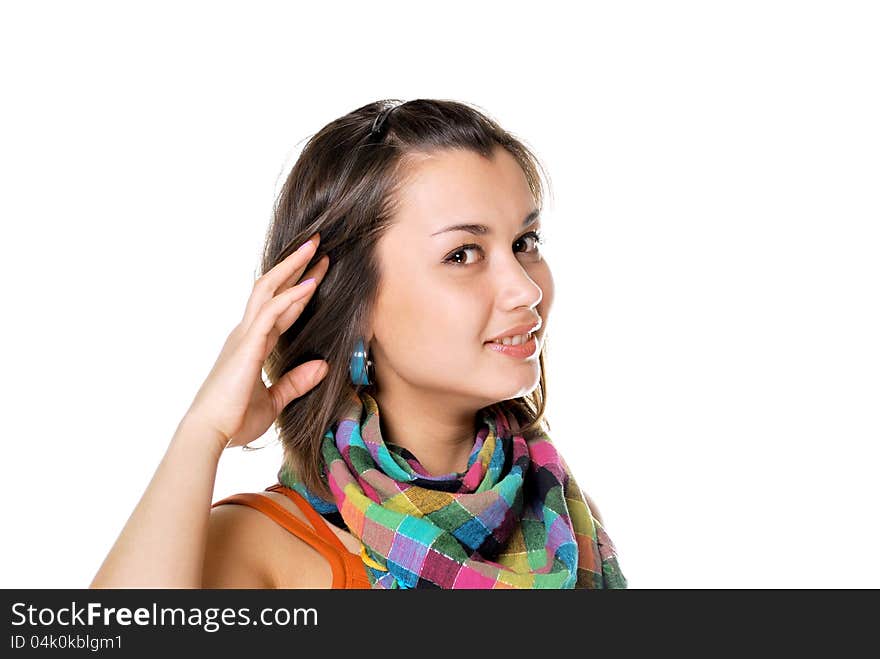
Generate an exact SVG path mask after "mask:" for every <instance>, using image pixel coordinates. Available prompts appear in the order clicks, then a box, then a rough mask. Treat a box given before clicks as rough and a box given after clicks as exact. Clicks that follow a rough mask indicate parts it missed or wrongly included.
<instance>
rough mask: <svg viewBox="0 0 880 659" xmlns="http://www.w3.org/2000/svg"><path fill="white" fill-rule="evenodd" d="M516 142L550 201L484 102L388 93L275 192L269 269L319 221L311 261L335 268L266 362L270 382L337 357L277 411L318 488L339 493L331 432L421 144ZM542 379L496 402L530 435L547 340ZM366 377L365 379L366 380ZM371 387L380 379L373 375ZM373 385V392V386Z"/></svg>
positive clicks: (292, 457)
mask: <svg viewBox="0 0 880 659" xmlns="http://www.w3.org/2000/svg"><path fill="white" fill-rule="evenodd" d="M392 105H396V106H397V107H395V108H394V110H393V111H392V112H391V113H390V114H389V115H388V117H387V118H386V119H385V121H384V125H383V130H382V132H381V133H380V134H378V135H371V128H372V127H373V123H374V120H375V119H376V117H377V116H378V114H379V113H380V112H381V111H382V110H383V109H387V108H389V107H391V106H392ZM497 146H501V147H503V148H504V149H506V150H507V151H508V152H509V153H510V154H511V155H512V156H513V157H514V158H515V159H516V160H517V162H518V163H519V165H520V167H522V170H523V173H524V174H525V177H526V179H527V181H528V185H529V188H530V189H531V192H532V195H533V196H534V199H535V203H536V207H537V208H538V209H540V208H541V207H542V205H543V199H544V194H543V187H542V181H541V175H540V174H539V170H540V173H542V174H544V179H545V180H546V181H547V182H548V185H549V178H548V177H547V176H546V172H545V171H544V169H543V167H542V166H541V164H540V162H539V161H538V159H537V158H536V157H535V156H534V155H533V153H532V152H531V150H530V149H529V148H528V147H526V146H525V145H524V144H523V143H522V142H521V141H519V140H518V139H516V138H515V137H514V136H513V135H511V134H510V133H508V132H507V131H505V130H503V129H502V128H501V127H500V126H499V125H498V124H497V123H495V121H493V120H492V119H490V118H489V117H488V116H487V115H486V114H485V113H484V112H481V111H480V110H478V109H477V108H476V107H475V106H472V105H468V104H464V103H460V102H456V101H450V100H433V99H416V100H412V101H408V102H406V103H402V104H401V102H400V101H397V100H388V99H386V100H382V101H377V102H374V103H369V104H368V105H364V106H363V107H360V108H358V109H357V110H354V111H353V112H350V113H349V114H346V115H345V116H343V117H340V118H338V119H336V120H334V121H332V122H330V123H329V124H327V125H326V126H325V127H324V128H322V129H321V130H320V131H318V132H317V133H316V134H315V135H313V136H312V137H311V138H310V139H309V140H308V142H307V143H306V145H305V147H304V148H303V150H302V152H301V154H300V155H299V157H298V158H297V160H296V163H295V164H294V165H293V168H292V170H291V172H290V174H289V175H288V177H287V179H286V181H285V183H284V185H283V187H282V189H281V191H280V193H279V195H278V198H277V200H276V203H275V208H274V212H273V218H272V222H271V223H270V225H269V228H268V231H267V234H266V241H265V245H264V248H263V256H262V271H261V273H260V274H262V273H265V272H268V271H269V270H270V269H272V268H273V267H274V266H275V265H276V264H278V263H279V262H280V261H281V260H282V259H284V258H285V257H286V256H287V255H288V254H290V253H291V252H292V251H293V250H295V249H296V248H297V247H299V245H301V244H302V243H303V242H305V241H306V240H307V239H308V238H309V236H311V235H312V234H314V233H315V232H320V234H321V243H320V245H319V247H318V250H317V252H316V254H315V255H314V257H313V260H312V263H314V262H316V261H317V260H318V259H320V258H321V257H322V256H323V255H324V254H329V255H330V268H329V270H328V271H327V274H326V276H325V278H324V279H323V281H322V282H321V285H320V286H319V287H318V289H317V290H316V292H315V294H314V295H313V296H312V299H311V300H310V301H309V303H308V305H307V306H306V308H305V309H304V310H303V313H302V314H301V315H300V317H299V318H298V319H297V320H296V322H295V323H294V324H293V325H292V326H291V327H290V328H289V329H288V330H287V331H286V332H285V333H284V334H282V335H281V336H280V337H279V339H278V342H277V344H276V346H275V348H274V350H273V351H272V353H271V354H270V355H269V357H268V359H267V360H266V362H265V365H264V370H265V371H266V375H267V376H268V378H269V380H270V382H273V383H274V382H276V381H277V380H278V379H279V378H280V377H281V376H282V375H284V373H286V372H288V371H289V370H291V369H292V368H294V367H296V366H298V365H299V364H301V363H303V362H306V361H309V360H311V359H325V360H327V362H328V363H329V366H330V369H329V371H328V373H327V375H326V376H325V377H324V378H323V379H322V380H321V382H320V383H319V384H318V385H317V386H316V387H314V388H313V389H311V390H309V391H308V392H306V393H305V394H304V395H303V396H301V397H299V398H297V399H295V400H293V401H292V402H291V403H290V404H289V405H287V407H285V408H284V410H283V411H282V412H281V414H280V415H279V416H278V419H277V420H276V422H275V425H276V428H277V430H278V434H279V436H280V438H281V442H282V446H283V449H284V456H285V460H284V461H285V464H284V467H283V468H285V469H289V470H290V471H292V472H293V473H295V474H296V476H297V478H298V479H299V480H301V481H302V482H303V483H304V484H305V485H306V487H308V488H309V489H310V490H311V491H312V492H314V493H315V494H317V495H319V496H321V497H323V498H325V499H328V500H331V501H332V500H333V497H332V494H331V493H330V490H329V488H328V486H327V485H326V481H325V480H324V478H323V476H322V457H321V443H322V438H323V436H324V433H325V432H326V431H327V429H328V428H330V427H331V425H332V424H333V422H334V421H336V420H337V419H338V418H339V415H340V414H341V413H342V412H341V410H342V408H343V406H344V403H345V400H346V398H349V397H350V396H351V391H352V388H354V387H355V385H353V384H352V383H351V379H350V374H349V370H348V366H349V361H350V359H351V354H352V351H353V350H354V347H355V344H356V342H357V340H358V338H359V337H363V336H366V329H367V322H368V319H369V317H370V311H371V309H372V308H373V305H374V302H375V299H376V294H377V291H378V286H379V282H380V269H379V264H378V262H377V258H376V251H375V249H376V243H377V241H378V240H379V238H380V237H381V236H382V234H383V232H384V231H385V230H386V229H387V228H388V227H389V226H390V224H391V223H392V218H393V216H394V210H395V201H396V195H395V192H396V191H398V190H400V189H401V187H402V186H403V185H404V184H405V182H406V175H407V172H408V165H409V164H410V163H411V160H412V158H413V157H414V156H418V155H419V154H429V153H432V152H434V151H436V150H441V149H469V150H471V151H473V152H475V153H478V154H480V155H482V156H483V157H485V158H491V157H492V152H493V149H494V148H496V147H497ZM539 362H540V365H541V378H540V384H539V386H538V387H536V388H535V389H534V390H533V391H532V392H531V393H530V394H529V395H527V396H524V397H519V398H514V399H511V400H506V401H501V402H499V403H497V405H498V406H499V407H500V408H501V409H502V410H504V411H506V412H508V413H512V414H513V415H514V418H515V419H516V420H517V422H519V423H520V430H521V432H522V434H524V435H525V436H526V437H529V436H531V435H532V434H533V433H536V432H540V431H542V430H543V428H542V424H546V425H547V428H548V429H549V424H547V422H546V420H545V419H544V409H545V404H546V395H547V385H546V379H545V375H544V351H543V350H542V352H541V354H540V355H539ZM358 387H360V385H359V386H358ZM365 390H366V391H367V392H371V385H368V386H366V387H365ZM371 393H372V392H371Z"/></svg>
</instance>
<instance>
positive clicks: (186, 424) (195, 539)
mask: <svg viewBox="0 0 880 659" xmlns="http://www.w3.org/2000/svg"><path fill="white" fill-rule="evenodd" d="M225 443H226V440H225V439H224V438H223V437H222V436H221V435H220V433H218V432H217V431H216V430H213V429H211V428H210V427H209V426H207V425H205V424H202V423H200V422H199V420H198V419H197V418H196V417H192V416H190V415H186V416H184V418H183V419H182V420H181V422H180V424H179V425H178V426H177V431H176V432H175V433H174V436H173V437H172V439H171V443H170V444H169V446H168V450H167V451H166V452H165V456H164V457H163V458H162V461H161V462H160V463H159V466H158V468H157V469H156V473H155V474H154V475H153V478H152V480H151V481H150V483H149V485H148V486H147V489H146V491H145V492H144V494H143V496H142V497H141V499H140V501H139V502H138V504H137V506H136V507H135V509H134V511H133V512H132V514H131V516H130V517H129V518H128V521H127V522H126V524H125V526H124V527H123V529H122V532H121V533H120V534H119V537H118V538H117V540H116V542H115V544H114V545H113V547H112V548H111V549H110V553H109V554H108V555H107V557H106V558H105V559H104V562H103V563H102V564H101V567H100V569H99V570H98V572H97V574H96V575H95V578H94V579H93V580H92V583H91V584H90V586H89V587H90V588H143V587H147V588H150V587H157V588H200V587H201V586H202V565H203V561H204V554H205V542H206V539H207V534H208V517H209V514H210V510H211V499H212V497H213V494H214V479H215V477H216V475H217V464H218V463H219V461H220V455H221V454H222V452H223V449H224V448H225Z"/></svg>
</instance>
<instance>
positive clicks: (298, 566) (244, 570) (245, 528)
mask: <svg viewBox="0 0 880 659" xmlns="http://www.w3.org/2000/svg"><path fill="white" fill-rule="evenodd" d="M248 496H249V497H253V496H261V497H267V498H269V499H271V500H272V501H274V502H276V503H277V504H279V505H280V506H282V507H283V508H284V509H285V510H286V511H288V512H289V513H290V514H291V515H293V516H294V517H296V518H297V519H299V520H300V521H302V522H303V523H304V524H305V525H306V526H311V525H310V523H309V521H308V519H307V517H306V516H305V514H304V513H303V512H302V511H301V510H300V509H299V508H298V507H297V506H296V505H295V504H294V503H293V502H292V501H290V500H289V499H288V498H287V497H285V496H284V495H283V494H280V493H278V492H265V491H263V492H254V493H249V494H248ZM332 582H333V574H332V570H331V567H330V564H329V563H328V561H327V560H326V559H325V558H324V557H323V556H322V555H321V554H320V552H318V551H317V550H316V549H315V548H314V547H312V546H311V545H310V544H309V543H308V542H306V541H305V540H303V539H302V538H300V537H299V536H298V535H295V534H294V533H291V532H290V531H289V530H288V529H287V528H285V527H284V526H282V525H280V524H279V523H278V522H276V521H275V520H273V519H272V518H270V517H269V516H268V515H266V514H265V513H263V512H262V511H260V510H258V509H256V508H253V507H251V506H248V505H238V504H232V503H227V504H220V505H215V506H213V507H212V508H211V513H210V516H209V521H208V538H207V543H206V547H205V561H204V569H203V576H202V584H203V587H204V588H329V587H330V586H331V584H332Z"/></svg>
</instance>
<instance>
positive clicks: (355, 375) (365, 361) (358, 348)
mask: <svg viewBox="0 0 880 659" xmlns="http://www.w3.org/2000/svg"><path fill="white" fill-rule="evenodd" d="M348 372H349V374H350V375H351V382H352V384H373V379H372V377H371V376H372V375H373V362H372V360H370V359H369V356H368V355H367V350H366V348H364V340H363V339H362V338H359V339H358V341H357V343H356V344H355V348H354V352H352V353H351V361H350V362H349V363H348Z"/></svg>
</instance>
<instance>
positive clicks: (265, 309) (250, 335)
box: [242, 279, 316, 366]
mask: <svg viewBox="0 0 880 659" xmlns="http://www.w3.org/2000/svg"><path fill="white" fill-rule="evenodd" d="M315 286H316V281H315V280H314V279H312V280H307V281H303V282H301V283H299V284H297V285H296V286H294V287H293V288H288V289H287V290H286V291H283V292H281V293H279V294H278V295H276V296H275V297H273V298H272V299H271V300H269V301H267V302H265V303H264V304H263V306H262V307H260V310H259V311H258V312H257V317H256V318H254V321H253V322H252V323H251V326H250V327H248V329H247V332H246V333H245V336H244V339H243V341H242V350H244V352H245V354H246V355H247V356H248V358H249V360H251V361H255V362H258V363H259V364H260V365H261V366H262V363H263V361H264V360H265V356H264V355H266V354H268V353H269V352H270V351H271V348H272V346H274V345H275V341H277V340H278V336H279V332H278V331H277V330H276V329H275V322H276V321H277V320H278V317H279V316H280V315H281V314H282V313H284V312H285V311H286V310H287V309H291V308H293V309H295V313H296V317H299V314H301V313H302V311H303V309H305V308H306V304H308V301H309V296H310V295H311V294H312V292H313V291H314V290H315ZM270 335H271V345H270Z"/></svg>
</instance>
